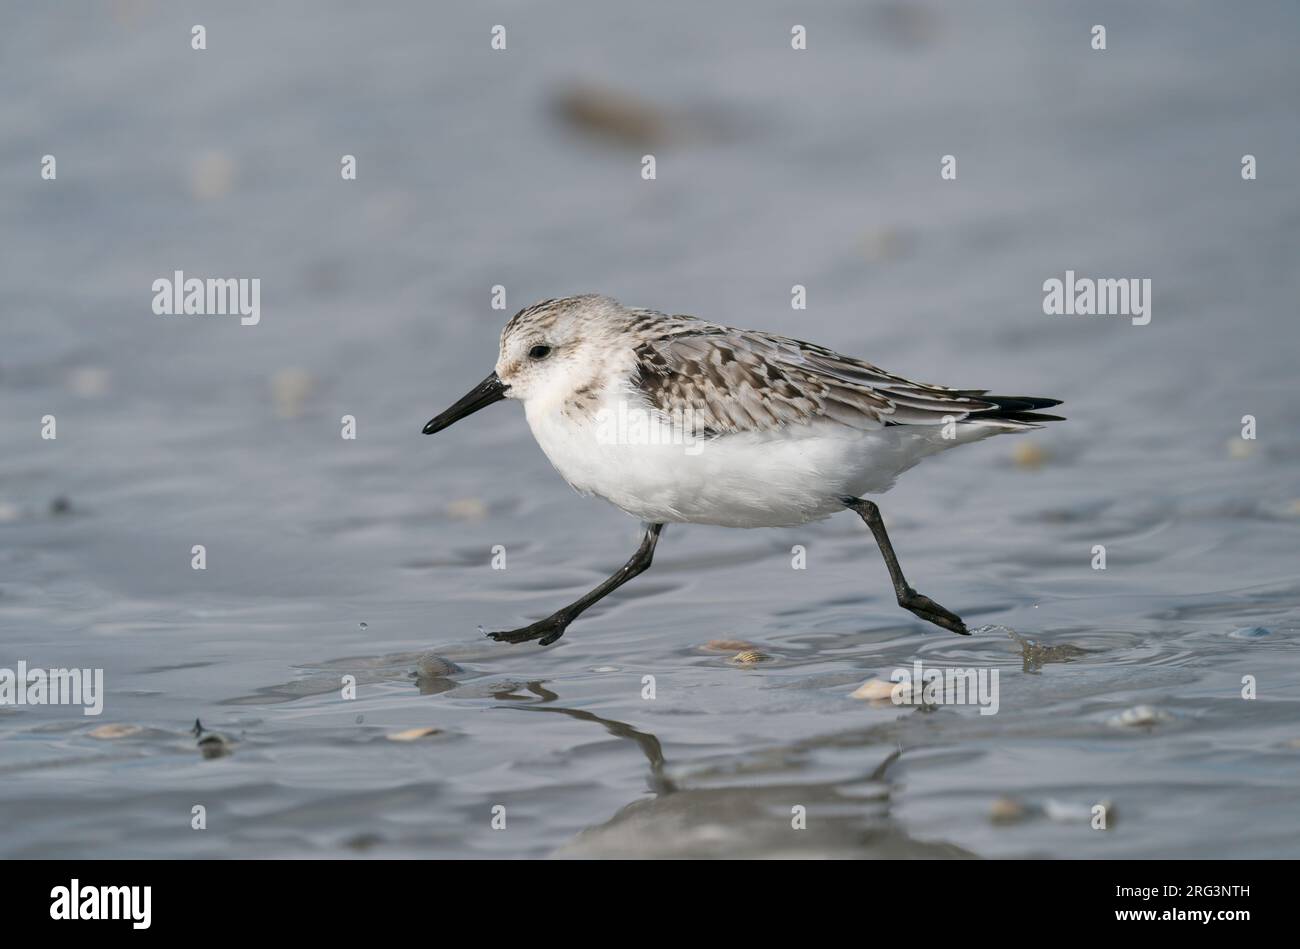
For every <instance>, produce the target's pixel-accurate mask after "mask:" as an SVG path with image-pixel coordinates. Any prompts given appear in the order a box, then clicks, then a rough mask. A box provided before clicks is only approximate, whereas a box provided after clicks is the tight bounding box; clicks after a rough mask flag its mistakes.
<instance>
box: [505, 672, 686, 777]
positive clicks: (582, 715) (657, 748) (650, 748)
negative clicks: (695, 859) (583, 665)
mask: <svg viewBox="0 0 1300 949" xmlns="http://www.w3.org/2000/svg"><path fill="white" fill-rule="evenodd" d="M519 688H523V689H524V690H526V691H527V692H529V693H531V694H532V695H533V696H535V697H536V698H539V699H541V701H542V702H554V701H555V700H557V699H558V698H559V696H558V695H557V694H556V693H555V692H552V691H551V690H550V689H548V688H546V686H545V685H544V684H543V683H542V682H540V681H534V682H526V683H524V684H523V685H522V686H520V685H513V686H512V687H511V688H509V689H506V690H503V691H499V692H494V693H493V697H494V698H497V699H500V700H502V701H510V702H529V701H531V700H530V698H529V697H528V696H527V695H521V694H519V692H518V689H519ZM498 707H499V708H508V709H514V710H516V711H526V712H557V713H559V714H560V715H567V716H569V717H570V718H576V719H577V720H578V721H580V722H595V723H596V724H597V725H600V726H601V727H603V728H604V729H605V731H607V732H609V733H610V734H611V735H613V736H614V737H615V738H624V739H627V740H628V741H631V742H632V743H633V744H634V745H636V747H637V748H638V749H639V750H640V752H641V754H642V755H643V756H644V757H645V759H646V762H647V763H648V764H649V765H650V777H649V781H648V786H649V790H650V791H651V793H653V794H656V795H660V796H662V795H665V794H671V793H672V792H673V791H676V790H677V786H676V785H675V784H673V782H672V780H671V779H670V778H669V777H668V776H667V775H666V774H664V749H663V745H662V744H660V742H659V739H658V738H656V737H655V736H654V735H652V734H650V733H649V732H643V731H641V730H640V729H639V728H635V727H633V726H632V725H629V724H628V723H627V722H620V721H617V720H615V719H612V718H602V717H601V716H599V715H597V714H595V713H594V712H588V711H587V710H586V709H580V708H564V707H563V706H559V705H541V704H532V705H502V706H498Z"/></svg>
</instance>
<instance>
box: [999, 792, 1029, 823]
mask: <svg viewBox="0 0 1300 949" xmlns="http://www.w3.org/2000/svg"><path fill="white" fill-rule="evenodd" d="M1031 816H1032V811H1031V809H1030V808H1029V807H1028V806H1026V805H1025V803H1024V802H1023V801H1019V800H1017V799H1016V798H1014V797H1005V796H1004V797H1000V798H998V799H997V800H995V801H994V802H993V804H992V806H990V807H989V820H991V821H992V822H993V823H995V824H1016V823H1019V822H1020V821H1023V820H1027V819H1028V818H1029V817H1031Z"/></svg>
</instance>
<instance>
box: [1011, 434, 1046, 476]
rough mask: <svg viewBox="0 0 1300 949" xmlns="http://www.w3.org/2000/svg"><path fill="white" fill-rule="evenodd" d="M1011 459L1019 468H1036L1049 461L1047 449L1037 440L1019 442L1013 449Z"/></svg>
mask: <svg viewBox="0 0 1300 949" xmlns="http://www.w3.org/2000/svg"><path fill="white" fill-rule="evenodd" d="M1011 460H1012V461H1013V462H1015V465H1016V467H1017V468H1028V469H1030V470H1035V469H1038V468H1041V467H1043V465H1044V464H1046V463H1047V460H1048V454H1047V451H1046V449H1044V448H1043V447H1042V446H1041V445H1039V444H1038V443H1036V442H1027V441H1026V442H1018V443H1017V444H1016V446H1015V448H1013V449H1012V451H1011Z"/></svg>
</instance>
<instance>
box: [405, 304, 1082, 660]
mask: <svg viewBox="0 0 1300 949" xmlns="http://www.w3.org/2000/svg"><path fill="white" fill-rule="evenodd" d="M507 398H509V399H519V400H521V401H522V402H523V403H524V414H525V415H526V416H527V418H528V425H529V427H530V428H531V429H532V432H533V437H534V438H536V439H537V443H538V444H539V445H540V446H541V447H542V451H544V452H545V453H546V456H547V457H548V458H549V459H550V460H551V463H552V464H553V465H554V466H555V467H556V469H557V470H558V471H559V472H560V474H561V475H562V476H563V477H564V480H566V481H567V482H569V484H570V485H572V486H573V487H574V488H576V489H577V490H578V491H579V492H581V493H583V494H595V495H598V496H600V497H602V498H604V499H605V500H607V501H609V502H610V503H612V504H613V505H615V506H616V507H618V508H621V509H622V510H623V511H625V512H627V513H628V514H631V515H633V516H634V517H638V518H640V519H641V520H642V521H643V522H644V525H645V535H644V537H643V538H642V540H641V546H640V547H639V548H638V549H637V551H636V553H634V554H633V555H632V558H631V559H630V560H629V561H628V562H627V563H626V564H624V565H623V567H622V568H620V569H619V570H618V571H617V572H616V573H615V574H614V575H613V576H611V577H610V578H609V579H608V580H606V581H605V582H604V583H602V584H600V586H598V587H596V588H595V589H594V590H592V591H591V592H590V593H588V594H587V595H586V596H584V597H582V598H581V599H579V600H577V601H576V602H574V603H571V604H569V605H568V606H565V607H563V608H562V609H560V610H558V611H556V612H555V613H553V614H552V615H550V616H548V617H546V618H545V619H542V620H538V621H537V622H536V623H533V624H531V625H529V626H525V627H523V628H522V629H516V630H510V631H507V632H499V633H490V634H489V635H490V636H491V637H492V638H493V639H497V640H503V641H505V642H511V643H522V642H528V641H530V640H534V639H535V640H539V641H540V643H541V645H543V646H545V645H549V644H550V643H553V642H555V641H556V640H557V639H559V638H560V637H561V636H562V635H564V630H565V628H566V627H567V626H568V625H569V624H570V623H571V622H573V620H574V619H576V618H577V616H578V615H579V614H580V613H582V612H583V610H585V609H587V607H589V606H591V605H592V604H593V603H595V602H596V601H598V600H599V599H601V598H602V597H604V596H605V595H607V594H608V593H610V592H612V591H613V590H615V589H617V588H618V587H620V586H622V585H623V584H624V583H626V582H627V581H628V580H630V579H632V578H633V577H635V576H637V575H638V574H640V573H641V572H643V571H644V570H645V569H646V568H647V567H649V566H650V562H651V558H652V557H653V556H654V550H655V544H656V543H657V542H658V540H659V534H660V532H661V531H662V530H663V528H664V525H665V524H669V523H684V524H718V525H722V526H725V527H789V526H793V525H796V524H805V523H807V522H809V521H815V520H821V519H822V518H825V517H828V516H830V515H831V514H833V513H835V512H836V511H840V510H844V509H845V508H847V509H849V510H851V511H854V512H856V513H857V514H858V515H859V516H860V517H861V518H862V520H863V521H865V522H866V525H867V526H868V527H869V528H870V529H871V533H872V534H873V535H874V537H875V539H876V543H877V544H878V545H879V547H880V552H881V554H882V555H883V556H884V560H885V566H886V567H888V569H889V576H890V578H891V579H892V580H893V583H894V592H895V594H896V595H897V598H898V605H899V606H901V607H903V608H904V609H906V610H910V611H911V612H912V613H914V614H915V615H917V616H919V617H920V618H921V619H924V620H927V621H928V622H931V623H934V624H935V625H936V626H941V627H943V628H944V629H948V630H951V631H952V632H954V633H960V634H961V635H968V633H967V630H966V625H965V623H963V622H962V619H961V617H959V616H958V615H957V614H955V613H952V612H950V611H949V610H946V609H944V608H943V607H942V606H940V605H939V604H938V603H936V602H934V601H933V600H931V599H930V598H929V597H927V596H923V595H922V594H920V593H917V592H916V591H915V590H914V589H912V587H911V586H910V585H909V584H908V582H907V580H906V579H905V578H904V576H903V571H902V568H900V567H899V565H898V558H897V557H896V556H895V555H894V548H893V545H892V544H891V543H890V540H889V535H888V534H887V533H886V532H885V524H884V520H883V519H882V517H881V514H880V510H879V508H877V507H876V505H875V504H874V503H873V502H871V501H868V500H865V499H863V498H862V497H861V495H863V494H880V493H883V492H884V491H887V490H889V488H890V487H892V486H893V484H894V481H895V479H896V478H897V477H898V476H899V475H900V474H901V473H902V472H904V471H906V470H907V469H909V468H911V467H912V466H913V465H915V464H916V463H917V462H918V461H920V460H921V459H922V458H924V457H926V456H927V455H932V454H935V453H936V452H939V451H942V450H943V449H945V448H951V447H952V446H953V445H960V444H965V443H966V442H970V441H975V440H977V439H980V438H984V437H986V436H989V435H995V434H997V433H999V432H1019V431H1025V430H1028V429H1033V428H1038V427H1039V424H1040V423H1042V422H1048V421H1060V420H1061V417H1060V416H1057V415H1044V414H1042V413H1040V412H1038V411H1036V410H1037V409H1041V408H1045V407H1047V406H1052V405H1059V404H1060V401H1059V400H1058V399H1038V398H1026V397H1021V396H999V395H988V394H987V392H986V390H983V389H949V388H945V387H943V386H932V385H924V384H921V383H917V382H911V381H909V380H907V379H904V378H903V377H901V376H896V375H893V374H892V373H888V372H885V371H884V370H882V369H877V368H876V367H875V366H873V365H871V364H870V363H867V362H863V361H862V360H860V359H854V358H852V357H851V356H843V355H840V354H839V353H837V352H833V351H832V350H829V349H826V348H825V347H822V346H817V345H814V344H812V343H804V342H800V341H799V340H796V339H788V338H786V337H784V336H776V335H773V334H771V333H762V332H757V331H754V330H741V329H734V328H732V327H730V326H722V325H719V324H717V323H707V322H705V321H703V320H699V319H696V318H695V317H693V316H669V315H667V314H665V313H658V312H656V311H654V310H643V309H633V308H630V307H625V306H623V305H622V304H620V303H619V302H618V301H617V300H613V299H611V298H609V297H605V296H599V295H595V294H588V295H584V296H575V297H565V298H563V299H557V300H543V301H542V302H540V303H535V304H533V305H532V306H529V307H526V308H524V309H523V310H520V311H519V312H518V313H516V314H515V315H514V317H513V318H512V319H511V320H510V322H509V323H507V324H506V327H505V329H504V330H503V331H502V333H501V349H500V353H499V356H498V358H497V364H496V370H495V371H494V372H493V373H492V374H491V375H490V376H488V377H487V378H486V379H484V380H483V381H482V382H481V383H479V384H478V385H477V386H475V387H474V389H472V390H471V391H470V392H469V393H468V394H466V395H465V396H464V398H462V399H461V400H460V401H458V402H457V403H456V404H455V405H453V406H452V407H451V408H449V409H447V411H445V412H443V413H442V414H441V415H439V416H438V417H437V418H435V419H433V420H431V421H430V422H429V423H428V424H427V425H425V426H424V433H425V434H426V435H431V434H433V433H434V432H440V431H442V430H443V429H444V428H446V427H447V426H449V425H451V424H452V423H453V422H455V421H457V420H458V419H462V418H464V417H465V416H467V415H469V414H470V413H472V412H477V411H478V410H479V409H481V408H483V407H484V406H487V405H491V404H492V403H493V402H496V401H498V400H500V399H507Z"/></svg>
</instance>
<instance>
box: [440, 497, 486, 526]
mask: <svg viewBox="0 0 1300 949" xmlns="http://www.w3.org/2000/svg"><path fill="white" fill-rule="evenodd" d="M445 510H446V512H447V516H448V517H450V518H451V519H452V520H454V521H481V520H483V518H485V517H487V514H488V506H487V505H486V504H484V503H483V501H481V500H480V499H479V498H457V499H456V500H455V501H450V502H448V504H447V507H446V509H445Z"/></svg>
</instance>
